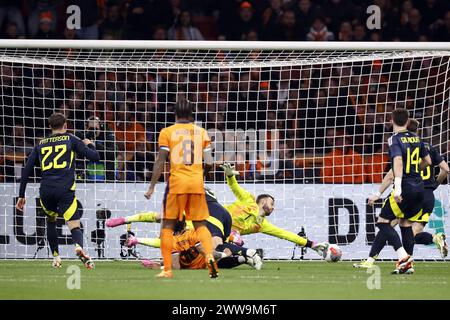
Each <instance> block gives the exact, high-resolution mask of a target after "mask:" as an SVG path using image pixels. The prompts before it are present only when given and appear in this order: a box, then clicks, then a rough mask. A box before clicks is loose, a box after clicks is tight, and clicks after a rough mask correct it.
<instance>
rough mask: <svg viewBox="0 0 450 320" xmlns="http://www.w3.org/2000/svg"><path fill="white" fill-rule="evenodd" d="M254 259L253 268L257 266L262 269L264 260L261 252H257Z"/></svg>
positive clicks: (257, 268)
mask: <svg viewBox="0 0 450 320" xmlns="http://www.w3.org/2000/svg"><path fill="white" fill-rule="evenodd" d="M252 259H253V268H255V269H256V270H261V268H262V265H263V262H262V259H261V257H260V256H259V254H257V253H255V255H254V256H253V257H252Z"/></svg>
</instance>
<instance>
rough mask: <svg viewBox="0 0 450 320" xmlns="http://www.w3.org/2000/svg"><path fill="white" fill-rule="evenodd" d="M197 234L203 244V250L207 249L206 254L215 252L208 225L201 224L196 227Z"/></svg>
mask: <svg viewBox="0 0 450 320" xmlns="http://www.w3.org/2000/svg"><path fill="white" fill-rule="evenodd" d="M195 232H196V233H197V236H198V238H199V240H200V242H201V244H202V247H203V250H204V251H205V255H207V256H208V255H210V254H212V253H213V243H212V238H211V233H210V232H209V230H208V228H206V226H200V227H199V228H197V229H195Z"/></svg>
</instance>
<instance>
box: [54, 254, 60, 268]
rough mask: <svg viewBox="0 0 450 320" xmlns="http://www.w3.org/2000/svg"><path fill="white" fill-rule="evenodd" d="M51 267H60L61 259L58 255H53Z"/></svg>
mask: <svg viewBox="0 0 450 320" xmlns="http://www.w3.org/2000/svg"><path fill="white" fill-rule="evenodd" d="M52 267H53V268H62V261H61V258H60V256H56V257H53V262H52Z"/></svg>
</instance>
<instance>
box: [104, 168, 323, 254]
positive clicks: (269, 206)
mask: <svg viewBox="0 0 450 320" xmlns="http://www.w3.org/2000/svg"><path fill="white" fill-rule="evenodd" d="M220 167H221V168H222V169H223V170H224V173H225V175H226V179H227V184H228V186H229V187H230V189H231V191H232V192H233V194H234V195H235V196H236V200H235V201H234V202H233V203H231V204H228V205H223V207H224V208H225V209H226V211H227V212H228V213H229V214H230V216H231V219H232V232H231V233H232V235H234V237H239V235H247V234H253V233H264V234H267V235H271V236H274V237H277V238H279V239H284V240H287V241H290V242H293V243H295V244H296V245H298V246H301V247H307V248H311V249H312V250H314V251H316V252H317V253H318V254H319V256H320V257H323V252H324V250H325V249H326V248H327V247H328V243H326V242H320V243H319V242H316V241H311V240H308V239H306V238H303V237H301V236H299V235H297V234H295V233H293V232H290V231H287V230H284V229H281V228H279V227H277V226H274V225H273V224H272V223H270V222H269V221H268V220H267V217H268V216H269V215H271V214H272V212H273V210H274V202H275V200H274V198H273V196H271V195H269V194H260V195H258V196H257V197H256V198H255V197H254V196H253V195H252V194H251V193H250V192H248V191H247V190H245V189H243V188H242V187H241V186H240V185H239V183H238V182H237V180H236V177H235V176H236V175H239V172H238V171H236V170H235V168H234V166H233V165H232V164H229V163H225V164H223V165H221V166H220ZM160 221H161V214H160V213H156V212H142V213H139V214H136V215H133V216H129V217H119V218H112V219H109V220H108V221H107V226H109V227H116V226H118V225H121V224H128V223H132V222H160ZM232 241H233V240H232Z"/></svg>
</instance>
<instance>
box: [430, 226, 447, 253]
mask: <svg viewBox="0 0 450 320" xmlns="http://www.w3.org/2000/svg"><path fill="white" fill-rule="evenodd" d="M433 242H434V244H435V245H436V247H437V248H438V250H439V252H440V253H441V257H442V259H445V258H446V257H447V255H448V245H447V242H446V241H445V234H443V233H442V232H439V233H436V234H435V235H433Z"/></svg>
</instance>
